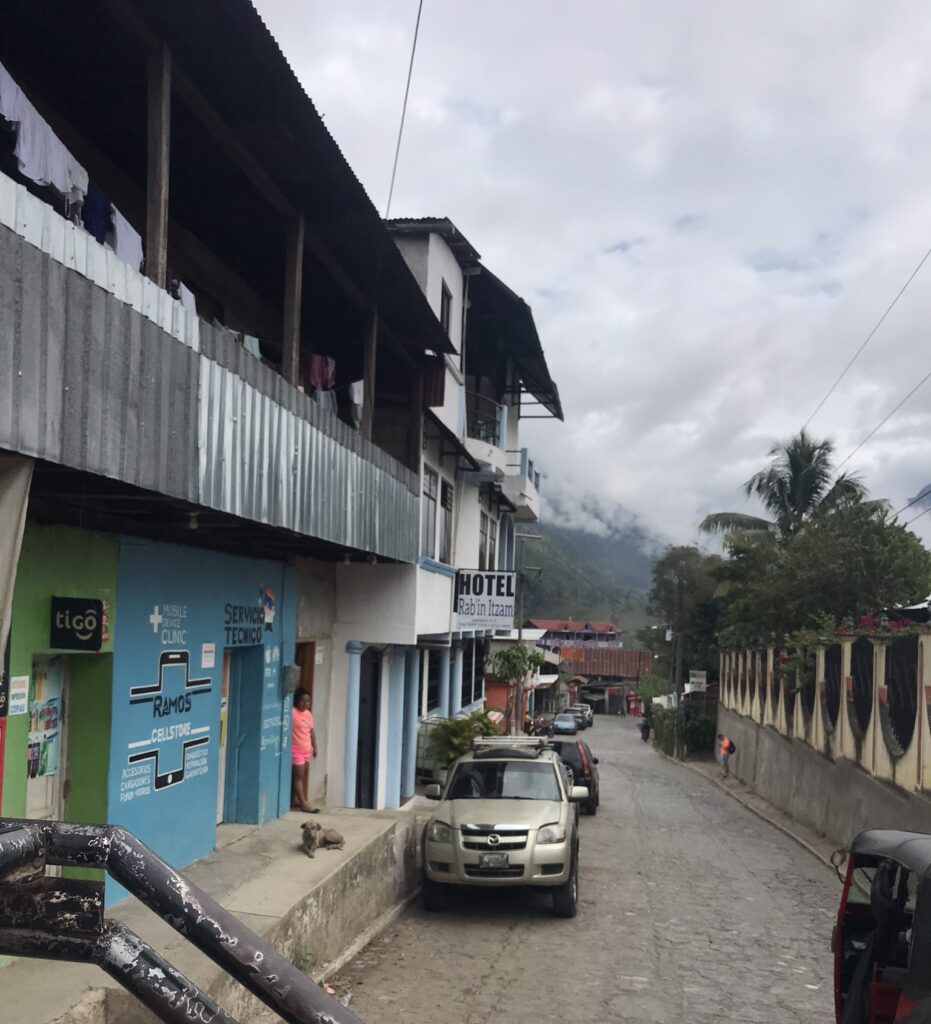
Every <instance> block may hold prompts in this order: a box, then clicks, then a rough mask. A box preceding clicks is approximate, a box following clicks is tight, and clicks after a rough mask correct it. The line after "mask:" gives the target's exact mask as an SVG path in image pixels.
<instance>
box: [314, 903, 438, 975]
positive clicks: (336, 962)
mask: <svg viewBox="0 0 931 1024" xmlns="http://www.w3.org/2000/svg"><path fill="white" fill-rule="evenodd" d="M419 892H420V890H419V889H417V890H415V891H414V892H412V893H409V894H408V895H407V896H405V897H404V899H402V900H400V901H399V902H398V903H396V904H395V905H394V906H393V907H390V908H389V909H388V910H386V911H385V912H384V913H383V914H382V915H381V916H380V917H378V918H376V920H374V921H373V922H372V923H371V924H370V925H369V926H368V928H366V929H365V931H363V932H362V933H361V934H360V935H357V936H356V937H355V939H353V941H352V942H351V943H350V944H349V945H348V946H347V947H346V948H345V949H344V950H343V951H342V952H341V953H340V954H339V956H337V957H334V959H332V960H331V961H330V962H329V963H328V964H326V966H325V967H324V968H323V970H322V971H320V973H319V974H317V973H314V975H313V978H314V981H316V982H318V983H319V984H321V985H322V984H325V983H326V982H328V981H329V980H330V979H331V978H333V977H335V976H336V975H337V974H339V972H340V971H341V970H342V969H343V968H344V967H345V966H346V965H347V964H348V963H350V962H351V961H352V960H355V958H356V957H357V956H358V955H359V954H360V953H361V952H362V950H363V949H365V947H366V946H367V945H368V944H369V943H370V942H372V941H373V940H374V939H377V938H378V936H379V935H380V934H381V933H382V932H383V931H385V929H386V928H390V927H391V925H393V924H394V922H395V921H397V919H398V918H399V917H400V916H401V914H403V913H404V911H405V910H406V909H407V906H408V904H409V903H410V902H411V901H412V900H413V899H414V898H415V897H416V896H417V894H418V893H419Z"/></svg>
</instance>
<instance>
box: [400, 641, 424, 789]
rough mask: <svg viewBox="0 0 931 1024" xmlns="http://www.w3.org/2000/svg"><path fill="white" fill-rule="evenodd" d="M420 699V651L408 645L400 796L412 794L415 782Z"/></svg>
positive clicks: (405, 661) (405, 663) (405, 669)
mask: <svg viewBox="0 0 931 1024" xmlns="http://www.w3.org/2000/svg"><path fill="white" fill-rule="evenodd" d="M419 699H420V651H419V650H418V648H416V647H408V648H407V653H406V656H405V659H404V735H403V737H402V740H401V796H402V797H405V798H407V797H411V796H413V795H414V787H415V786H416V784H417V726H418V715H417V705H418V702H419Z"/></svg>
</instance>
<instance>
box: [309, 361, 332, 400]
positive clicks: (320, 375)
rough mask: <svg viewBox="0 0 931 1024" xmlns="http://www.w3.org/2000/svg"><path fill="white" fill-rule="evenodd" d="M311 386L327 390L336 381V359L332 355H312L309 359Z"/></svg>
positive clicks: (318, 389) (317, 389)
mask: <svg viewBox="0 0 931 1024" xmlns="http://www.w3.org/2000/svg"><path fill="white" fill-rule="evenodd" d="M308 376H309V379H310V386H311V387H312V388H313V389H314V390H315V391H325V390H326V389H327V388H331V387H333V385H334V384H335V383H336V360H335V359H334V358H333V357H332V356H320V355H316V354H315V355H312V356H311V357H310V360H309V373H308Z"/></svg>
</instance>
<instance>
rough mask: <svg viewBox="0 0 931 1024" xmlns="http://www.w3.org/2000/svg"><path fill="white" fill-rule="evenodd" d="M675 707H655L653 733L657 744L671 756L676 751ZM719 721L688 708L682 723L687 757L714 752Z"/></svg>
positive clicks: (676, 714) (676, 716)
mask: <svg viewBox="0 0 931 1024" xmlns="http://www.w3.org/2000/svg"><path fill="white" fill-rule="evenodd" d="M678 717H679V712H678V711H676V710H675V709H674V708H661V707H659V705H655V706H654V708H653V735H654V742H655V743H656V746H657V747H659V749H660V750H661V751H662V752H663V753H664V754H668V755H669V757H673V756H674V755H675V752H676V719H677V718H678ZM716 730H717V722H716V721H715V719H714V716H713V715H703V714H701V713H700V712H697V711H691V710H690V709H689V708H686V711H685V719H684V721H683V723H682V742H683V744H684V745H685V756H686V757H705V756H707V755H708V754H713V753H714V744H715V739H716V735H717V733H716Z"/></svg>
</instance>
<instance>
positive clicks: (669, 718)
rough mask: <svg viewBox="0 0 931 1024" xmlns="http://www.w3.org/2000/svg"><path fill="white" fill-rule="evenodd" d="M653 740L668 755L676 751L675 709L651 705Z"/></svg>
mask: <svg viewBox="0 0 931 1024" xmlns="http://www.w3.org/2000/svg"><path fill="white" fill-rule="evenodd" d="M653 742H654V743H655V744H656V746H658V747H659V749H660V750H662V752H663V753H664V754H668V755H669V756H670V757H672V756H673V754H675V752H676V711H675V710H674V709H673V708H661V707H660V706H659V705H658V704H654V705H653Z"/></svg>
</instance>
